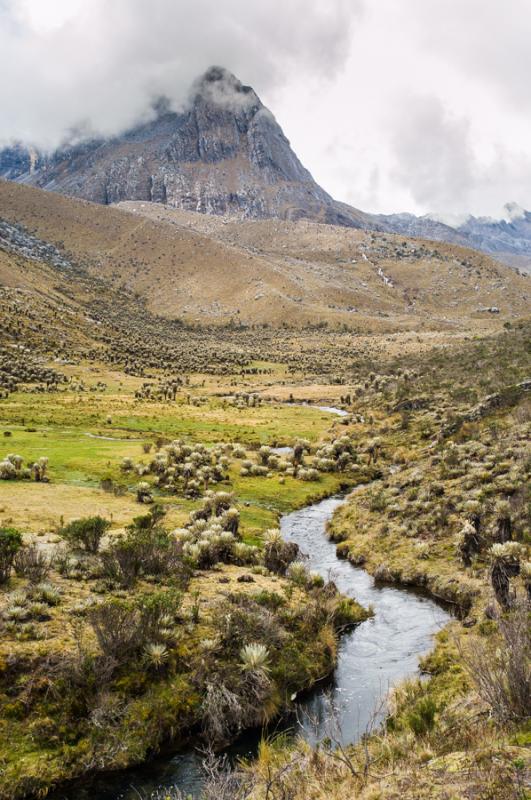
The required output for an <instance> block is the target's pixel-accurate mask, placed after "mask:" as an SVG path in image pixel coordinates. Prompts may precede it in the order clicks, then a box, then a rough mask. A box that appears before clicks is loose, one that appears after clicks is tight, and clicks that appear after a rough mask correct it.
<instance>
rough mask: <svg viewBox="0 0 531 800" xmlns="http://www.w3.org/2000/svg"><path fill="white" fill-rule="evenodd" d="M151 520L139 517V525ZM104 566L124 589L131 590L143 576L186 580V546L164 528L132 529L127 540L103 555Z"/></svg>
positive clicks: (106, 572)
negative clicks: (184, 548)
mask: <svg viewBox="0 0 531 800" xmlns="http://www.w3.org/2000/svg"><path fill="white" fill-rule="evenodd" d="M149 517H150V515H146V517H138V518H137V520H135V522H136V523H137V524H142V525H144V524H147V522H146V520H147V519H148V518H149ZM102 562H103V569H104V573H105V575H106V576H107V577H108V578H110V579H111V580H113V581H117V582H118V583H119V584H120V585H121V586H123V587H124V588H130V587H131V586H132V585H133V584H134V583H135V581H136V579H137V578H138V577H139V575H140V574H144V575H153V576H158V575H173V576H174V577H177V578H178V579H179V580H180V581H181V582H182V583H184V582H185V580H186V572H185V568H184V563H183V546H182V543H181V542H178V541H176V540H175V539H174V538H172V537H171V536H170V535H169V533H168V532H167V531H165V530H164V529H163V528H158V527H153V528H149V527H136V526H135V525H133V526H130V527H129V528H128V532H127V535H126V536H125V538H123V539H121V540H120V541H118V542H115V543H114V544H113V545H112V546H111V547H110V548H109V549H108V550H107V551H106V552H105V553H102Z"/></svg>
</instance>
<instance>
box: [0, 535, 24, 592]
mask: <svg viewBox="0 0 531 800" xmlns="http://www.w3.org/2000/svg"><path fill="white" fill-rule="evenodd" d="M21 547H22V534H21V533H20V532H19V531H17V530H16V529H15V528H0V584H2V583H6V582H7V581H8V580H9V576H10V575H11V569H12V568H13V561H14V559H15V556H16V554H17V553H18V551H19V550H20V548H21Z"/></svg>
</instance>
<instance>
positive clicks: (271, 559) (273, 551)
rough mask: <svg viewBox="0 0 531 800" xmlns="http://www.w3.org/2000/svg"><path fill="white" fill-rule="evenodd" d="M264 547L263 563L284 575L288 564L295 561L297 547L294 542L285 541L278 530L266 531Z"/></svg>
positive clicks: (278, 573)
mask: <svg viewBox="0 0 531 800" xmlns="http://www.w3.org/2000/svg"><path fill="white" fill-rule="evenodd" d="M266 536H267V539H266V545H265V548H264V565H265V566H266V567H267V569H268V570H270V571H271V572H275V573H276V574H277V575H285V574H286V571H287V569H288V567H289V565H290V564H291V563H292V562H293V561H295V559H296V558H297V555H298V553H299V547H298V545H296V544H295V542H285V541H284V540H283V539H282V537H281V535H280V531H268V532H267V534H266Z"/></svg>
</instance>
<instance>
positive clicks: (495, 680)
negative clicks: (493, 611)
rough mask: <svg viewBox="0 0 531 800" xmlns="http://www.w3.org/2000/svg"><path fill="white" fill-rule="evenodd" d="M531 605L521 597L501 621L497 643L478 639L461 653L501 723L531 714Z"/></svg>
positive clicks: (482, 694) (524, 717)
mask: <svg viewBox="0 0 531 800" xmlns="http://www.w3.org/2000/svg"><path fill="white" fill-rule="evenodd" d="M530 652H531V629H530V627H529V604H528V603H526V601H525V600H521V601H520V602H519V603H518V604H517V605H516V606H515V608H514V609H513V610H512V611H511V612H509V613H508V614H507V615H506V616H505V617H503V618H502V619H501V620H500V623H499V636H497V637H496V641H495V642H491V643H488V642H484V641H481V640H479V641H477V642H475V643H474V647H473V648H470V649H469V650H468V651H465V652H464V653H463V654H462V655H463V658H464V661H465V664H466V666H467V668H468V671H469V673H470V677H471V678H472V681H473V682H474V684H475V686H476V689H477V692H478V694H479V695H480V697H481V698H482V700H484V701H485V702H486V703H488V705H489V706H490V707H491V708H492V713H493V714H494V716H495V717H496V718H497V719H498V721H499V722H502V723H503V722H507V721H510V720H525V719H527V718H528V717H529V715H530V714H531V669H530V662H529V653H530Z"/></svg>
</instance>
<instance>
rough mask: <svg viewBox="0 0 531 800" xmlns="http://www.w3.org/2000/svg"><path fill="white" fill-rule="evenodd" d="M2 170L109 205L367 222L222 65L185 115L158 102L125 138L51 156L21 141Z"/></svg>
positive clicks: (2, 156)
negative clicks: (316, 174) (324, 185)
mask: <svg viewBox="0 0 531 800" xmlns="http://www.w3.org/2000/svg"><path fill="white" fill-rule="evenodd" d="M0 176H2V177H4V178H7V179H10V180H16V181H18V182H22V183H26V184H30V185H32V186H37V187H40V188H43V189H48V190H52V191H56V192H60V193H62V194H67V195H71V196H74V197H79V198H84V199H85V200H91V201H94V202H96V203H103V204H111V203H116V202H119V201H122V200H144V201H154V202H160V203H166V204H168V205H170V206H172V207H175V208H181V209H184V210H188V211H199V212H202V213H206V214H228V215H231V216H237V217H239V218H250V219H267V218H280V219H300V218H306V219H312V220H318V221H321V222H326V223H332V224H337V225H346V226H349V227H360V226H361V224H362V220H363V215H362V214H361V213H359V212H357V211H355V209H352V208H350V207H349V206H345V205H343V204H341V203H337V202H335V201H334V200H333V199H332V198H331V197H330V195H328V194H327V193H326V192H325V191H324V190H323V189H321V187H320V186H318V185H317V183H316V182H315V181H314V180H313V178H312V176H311V175H310V173H309V172H308V170H307V169H305V168H304V167H303V166H302V164H301V163H300V161H299V159H298V158H297V156H296V155H295V153H294V152H293V150H292V149H291V147H290V143H289V141H288V140H287V138H286V137H285V135H284V133H283V132H282V129H281V128H280V126H279V125H278V123H277V122H276V120H275V118H274V116H273V114H272V113H271V112H270V111H269V110H268V109H267V108H266V107H265V106H264V105H263V104H262V102H261V101H260V99H259V98H258V96H257V95H256V93H255V92H254V91H253V89H252V88H251V87H249V86H244V85H243V84H242V83H241V82H240V81H239V80H237V78H235V77H234V75H232V74H231V73H229V72H228V71H227V70H225V69H222V68H219V67H212V68H211V69H209V70H208V71H207V72H206V73H205V75H203V77H202V78H200V79H199V80H198V81H197V82H196V84H195V85H194V87H193V89H192V92H191V95H190V101H189V103H188V105H187V107H186V109H185V110H183V111H181V112H178V113H177V112H175V111H172V110H171V109H170V107H169V104H168V102H167V101H165V100H159V101H158V102H157V104H156V105H155V106H154V108H153V113H152V118H151V119H150V120H149V121H147V122H144V123H142V124H139V125H137V126H136V127H134V128H132V129H131V130H129V131H127V132H125V133H123V134H122V135H120V136H116V137H114V138H112V139H92V140H89V141H82V142H81V143H78V144H75V145H73V146H65V147H62V148H60V149H59V150H57V151H56V152H55V153H53V154H51V155H46V154H43V153H39V152H37V151H36V150H34V149H32V148H28V147H25V146H24V145H21V144H16V145H14V146H13V147H10V148H7V149H4V150H3V151H0Z"/></svg>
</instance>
